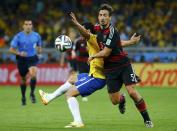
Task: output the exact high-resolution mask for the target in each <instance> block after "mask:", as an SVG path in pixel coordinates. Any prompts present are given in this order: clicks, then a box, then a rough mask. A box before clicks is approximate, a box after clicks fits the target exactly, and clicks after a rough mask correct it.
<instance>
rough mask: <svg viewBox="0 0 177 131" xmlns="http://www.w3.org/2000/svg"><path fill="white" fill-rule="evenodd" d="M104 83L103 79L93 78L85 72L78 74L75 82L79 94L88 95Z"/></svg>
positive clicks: (100, 87)
mask: <svg viewBox="0 0 177 131" xmlns="http://www.w3.org/2000/svg"><path fill="white" fill-rule="evenodd" d="M105 85H106V80H105V79H99V78H94V77H92V76H89V75H88V74H87V73H81V74H79V75H78V81H77V82H76V83H75V86H76V87H77V89H78V91H79V93H80V95H81V96H83V97H84V96H89V95H91V94H92V93H94V92H95V91H97V90H100V89H102V88H103V87H104V86H105Z"/></svg>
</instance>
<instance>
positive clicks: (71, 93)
mask: <svg viewBox="0 0 177 131" xmlns="http://www.w3.org/2000/svg"><path fill="white" fill-rule="evenodd" d="M78 95H79V92H78V90H77V88H75V87H72V88H70V89H69V90H68V91H67V92H66V93H65V96H66V99H68V98H70V97H75V96H78Z"/></svg>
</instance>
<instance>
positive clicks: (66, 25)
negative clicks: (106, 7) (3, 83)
mask: <svg viewBox="0 0 177 131" xmlns="http://www.w3.org/2000/svg"><path fill="white" fill-rule="evenodd" d="M103 2H105V0H103V1H99V0H71V1H70V0H52V1H44V0H38V1H36V0H30V1H27V0H13V1H12V0H5V1H1V6H0V48H2V47H8V46H9V42H10V40H11V39H12V36H13V35H14V34H15V33H17V31H18V30H19V28H20V25H19V24H18V23H20V21H22V19H23V17H24V16H26V15H28V16H29V17H31V18H32V19H33V21H34V25H35V29H36V31H37V32H39V33H40V34H41V36H42V39H43V45H44V48H54V40H55V38H56V37H57V36H58V35H60V34H66V35H69V36H70V37H71V39H72V40H75V39H76V37H77V36H78V34H77V32H76V31H75V30H74V29H73V28H72V27H71V26H70V24H71V23H70V20H69V19H68V18H67V17H66V16H67V14H66V12H68V11H74V12H76V14H77V17H78V18H79V19H80V22H83V21H88V20H89V21H91V22H92V23H96V21H97V17H96V14H95V12H96V11H97V10H98V7H99V5H100V4H101V3H103ZM109 3H110V4H111V5H112V6H113V8H114V14H113V18H112V21H111V22H112V24H114V25H115V26H117V28H118V30H119V32H120V36H121V39H124V40H126V39H128V38H130V36H131V35H132V34H133V33H134V32H137V33H138V34H141V35H142V40H141V42H140V44H139V46H141V48H144V47H160V48H166V47H167V46H169V47H176V46H177V39H176V38H177V24H176V23H177V20H176V18H177V13H175V12H177V1H175V0H173V1H170V0H164V1H154V0H110V1H109ZM9 7H10V8H9ZM49 57H51V56H50V55H49ZM50 59H51V58H50ZM173 60H174V59H173ZM169 61H170V60H169Z"/></svg>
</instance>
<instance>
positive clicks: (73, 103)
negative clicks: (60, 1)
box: [39, 14, 138, 128]
mask: <svg viewBox="0 0 177 131" xmlns="http://www.w3.org/2000/svg"><path fill="white" fill-rule="evenodd" d="M71 18H72V19H73V18H75V16H74V15H73V14H71ZM74 20H75V21H73V20H72V21H73V23H74V24H75V25H76V26H77V29H78V30H79V31H80V33H81V34H82V35H83V36H84V37H85V38H86V39H87V47H88V53H89V56H90V55H93V54H96V53H97V52H99V51H100V48H99V46H98V44H97V40H96V35H93V34H94V26H93V25H92V24H91V23H85V24H84V25H83V26H82V25H80V24H79V23H78V22H77V20H76V19H74ZM75 22H77V23H75ZM84 27H85V28H84ZM86 29H88V30H86ZM134 39H136V41H138V38H137V37H135V36H134V37H133V39H132V40H130V42H129V43H131V42H132V41H134ZM136 41H134V42H136ZM127 44H128V43H127ZM105 84H106V80H105V75H104V69H103V59H102V58H101V59H100V58H96V59H94V60H93V61H92V62H91V63H90V72H89V74H87V73H82V74H79V75H77V74H72V75H71V76H70V78H69V79H68V80H67V82H66V83H64V84H63V85H62V86H60V87H59V88H58V89H57V90H56V91H55V92H53V93H51V94H48V93H45V92H44V91H42V90H39V94H40V96H41V99H42V102H43V103H44V104H45V105H47V104H48V103H49V102H50V101H51V100H53V99H54V98H56V97H58V96H60V95H62V94H64V93H65V94H66V98H67V103H68V107H69V109H70V111H71V113H72V116H73V118H74V120H73V122H71V123H70V124H69V125H67V126H65V127H66V128H72V127H76V128H82V127H84V124H83V121H82V119H81V115H80V110H79V103H78V101H77V99H76V96H78V95H81V96H88V95H91V94H92V93H94V92H95V91H97V90H99V89H102V88H103V87H104V86H105ZM71 87H72V88H71Z"/></svg>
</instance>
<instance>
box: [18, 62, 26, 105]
mask: <svg viewBox="0 0 177 131" xmlns="http://www.w3.org/2000/svg"><path fill="white" fill-rule="evenodd" d="M17 67H18V71H19V74H20V77H21V81H20V89H21V94H22V98H21V101H22V105H26V75H27V73H28V68H27V66H26V62H25V61H24V63H22V61H21V60H19V59H18V60H17Z"/></svg>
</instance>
